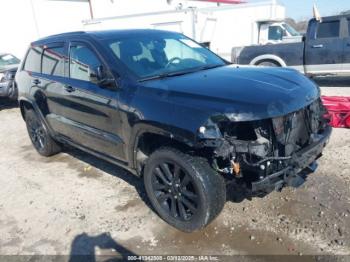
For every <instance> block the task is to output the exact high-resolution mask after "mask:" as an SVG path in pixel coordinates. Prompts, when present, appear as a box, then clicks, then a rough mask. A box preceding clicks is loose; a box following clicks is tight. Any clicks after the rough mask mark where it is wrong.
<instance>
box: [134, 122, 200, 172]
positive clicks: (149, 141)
mask: <svg viewBox="0 0 350 262" xmlns="http://www.w3.org/2000/svg"><path fill="white" fill-rule="evenodd" d="M131 141H132V142H131V143H130V159H131V160H132V161H131V163H132V165H133V168H135V169H136V170H137V174H138V175H141V173H142V165H143V164H144V162H145V160H146V159H147V158H148V157H149V155H150V154H152V153H153V152H154V151H156V150H157V149H159V148H161V147H164V146H168V147H174V148H176V149H179V150H181V151H188V150H190V149H191V148H193V146H194V145H195V142H194V141H193V140H190V139H188V138H185V137H184V136H182V135H178V134H174V133H171V132H168V131H165V130H163V129H160V128H154V127H153V128H149V127H148V128H142V129H138V130H137V132H135V135H134V136H132V139H131Z"/></svg>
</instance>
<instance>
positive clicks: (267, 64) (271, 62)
mask: <svg viewBox="0 0 350 262" xmlns="http://www.w3.org/2000/svg"><path fill="white" fill-rule="evenodd" d="M257 66H265V67H280V65H279V64H277V63H276V62H273V61H263V62H260V63H258V64H257Z"/></svg>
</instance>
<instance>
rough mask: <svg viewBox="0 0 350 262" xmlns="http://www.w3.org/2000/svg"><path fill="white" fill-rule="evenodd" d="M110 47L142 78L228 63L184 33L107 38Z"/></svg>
mask: <svg viewBox="0 0 350 262" xmlns="http://www.w3.org/2000/svg"><path fill="white" fill-rule="evenodd" d="M107 44H108V47H109V48H110V49H111V50H112V51H113V53H114V54H115V56H116V57H117V58H118V59H120V61H121V62H123V63H124V64H125V65H126V66H127V67H128V68H129V69H130V70H131V71H132V72H133V73H135V74H136V75H137V76H138V77H139V78H140V79H147V78H152V77H157V76H164V75H170V74H176V73H178V72H186V71H188V72H192V71H197V70H202V69H207V68H210V67H217V66H223V65H226V63H225V62H224V60H223V59H221V58H220V57H218V56H216V55H215V54H213V53H212V52H211V51H209V50H208V49H206V48H204V47H202V46H200V45H199V44H197V43H196V42H194V41H192V40H191V39H189V38H186V37H185V36H183V35H181V34H176V33H159V34H153V33H151V34H149V35H142V36H141V35H140V36H135V37H130V38H124V39H116V40H108V41H107Z"/></svg>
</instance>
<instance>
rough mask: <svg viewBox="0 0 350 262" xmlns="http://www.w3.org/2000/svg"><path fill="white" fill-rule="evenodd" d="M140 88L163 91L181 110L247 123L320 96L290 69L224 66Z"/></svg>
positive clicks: (315, 89)
mask: <svg viewBox="0 0 350 262" xmlns="http://www.w3.org/2000/svg"><path fill="white" fill-rule="evenodd" d="M143 84H144V86H145V87H146V88H147V87H148V88H151V89H156V90H157V92H162V93H163V92H164V93H165V94H166V96H164V94H163V98H165V99H168V101H169V102H171V103H174V104H176V105H181V106H182V107H191V108H194V109H196V110H201V111H205V112H209V113H210V115H211V116H215V115H222V114H224V115H225V116H226V117H228V118H229V119H230V120H232V121H251V120H259V119H266V118H272V117H278V116H282V115H285V114H288V113H291V112H295V111H298V110H300V109H302V108H304V107H305V106H307V105H309V104H311V103H312V102H313V101H315V100H316V99H317V98H319V96H320V91H319V88H318V87H317V85H316V84H314V83H313V82H312V81H310V80H309V79H308V78H307V77H305V76H303V75H301V74H300V73H298V72H297V71H295V70H293V69H285V68H261V67H245V68H237V67H235V66H224V67H219V68H215V69H209V70H205V71H200V72H196V73H190V74H186V75H183V76H177V77H169V78H164V79H159V80H151V81H147V82H145V83H143Z"/></svg>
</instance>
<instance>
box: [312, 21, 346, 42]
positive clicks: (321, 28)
mask: <svg viewBox="0 0 350 262" xmlns="http://www.w3.org/2000/svg"><path fill="white" fill-rule="evenodd" d="M339 34H340V21H329V22H322V23H319V24H318V26H317V38H336V37H339Z"/></svg>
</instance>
